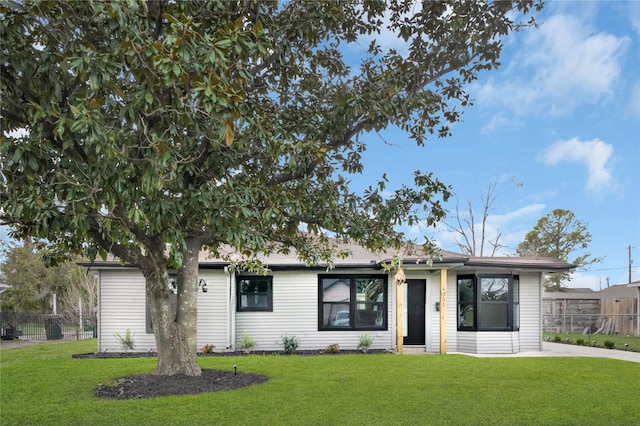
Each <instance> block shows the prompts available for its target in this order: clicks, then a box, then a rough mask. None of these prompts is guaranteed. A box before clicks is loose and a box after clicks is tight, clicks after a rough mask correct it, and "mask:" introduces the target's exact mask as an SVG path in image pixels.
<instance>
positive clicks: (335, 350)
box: [325, 343, 340, 354]
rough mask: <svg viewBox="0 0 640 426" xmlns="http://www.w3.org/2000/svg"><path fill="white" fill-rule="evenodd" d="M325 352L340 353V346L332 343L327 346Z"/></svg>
mask: <svg viewBox="0 0 640 426" xmlns="http://www.w3.org/2000/svg"><path fill="white" fill-rule="evenodd" d="M325 350H326V351H327V352H329V353H330V354H337V353H338V352H340V345H338V344H337V343H332V344H330V345H329V346H327V348H326V349H325Z"/></svg>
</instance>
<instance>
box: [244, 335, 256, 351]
mask: <svg viewBox="0 0 640 426" xmlns="http://www.w3.org/2000/svg"><path fill="white" fill-rule="evenodd" d="M255 347H256V341H255V340H253V339H252V338H251V336H249V335H248V334H246V333H245V335H244V336H243V337H242V342H240V349H242V350H243V351H244V352H245V353H247V354H248V353H250V352H251V351H252V350H253V348H255Z"/></svg>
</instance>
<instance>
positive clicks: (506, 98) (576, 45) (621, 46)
mask: <svg viewBox="0 0 640 426" xmlns="http://www.w3.org/2000/svg"><path fill="white" fill-rule="evenodd" d="M629 42H630V40H629V39H628V38H627V37H616V36H614V35H612V34H607V33H604V32H600V33H594V32H592V31H591V30H590V29H589V28H588V26H587V24H586V23H584V22H582V21H580V20H579V19H578V18H577V17H575V16H569V15H563V14H559V15H555V16H552V17H551V18H549V19H547V20H546V21H545V22H543V23H542V24H541V25H540V27H539V28H537V29H531V30H529V31H528V35H527V37H526V38H525V40H524V46H523V48H522V49H520V52H519V53H517V54H516V56H515V57H514V58H513V60H512V61H511V62H510V63H509V64H508V66H507V68H506V70H505V71H504V72H503V73H502V76H501V77H500V78H499V79H494V78H491V79H489V80H488V81H487V82H486V84H484V85H482V86H480V87H477V86H476V87H475V88H473V92H474V93H475V94H476V96H477V98H478V102H479V103H486V104H489V105H491V104H494V105H501V106H506V107H508V108H509V109H510V110H512V111H513V112H514V113H515V114H517V115H525V114H529V113H531V112H548V113H549V114H552V115H563V114H566V113H569V112H571V111H573V110H574V109H575V108H576V107H578V106H579V105H580V104H583V103H596V102H599V101H601V100H602V99H603V98H606V97H607V96H611V95H612V94H613V92H614V88H615V87H614V86H615V84H616V82H617V81H618V79H619V76H620V72H621V65H620V56H621V55H622V53H623V52H624V51H625V49H626V47H627V45H628V44H629Z"/></svg>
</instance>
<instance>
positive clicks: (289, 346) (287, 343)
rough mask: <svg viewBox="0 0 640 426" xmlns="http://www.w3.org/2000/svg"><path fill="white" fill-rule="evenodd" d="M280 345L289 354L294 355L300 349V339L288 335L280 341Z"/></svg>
mask: <svg viewBox="0 0 640 426" xmlns="http://www.w3.org/2000/svg"><path fill="white" fill-rule="evenodd" d="M280 345H281V346H282V348H283V349H284V351H285V352H286V353H288V354H292V353H294V352H295V351H296V349H298V338H297V337H296V336H287V335H286V334H285V335H284V336H283V337H282V339H281V340H280Z"/></svg>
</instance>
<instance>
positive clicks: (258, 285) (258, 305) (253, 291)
mask: <svg viewBox="0 0 640 426" xmlns="http://www.w3.org/2000/svg"><path fill="white" fill-rule="evenodd" d="M236 288H237V292H238V294H237V296H238V304H237V310H238V311H268V312H271V311H273V277H270V276H269V277H265V276H238V277H236Z"/></svg>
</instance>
